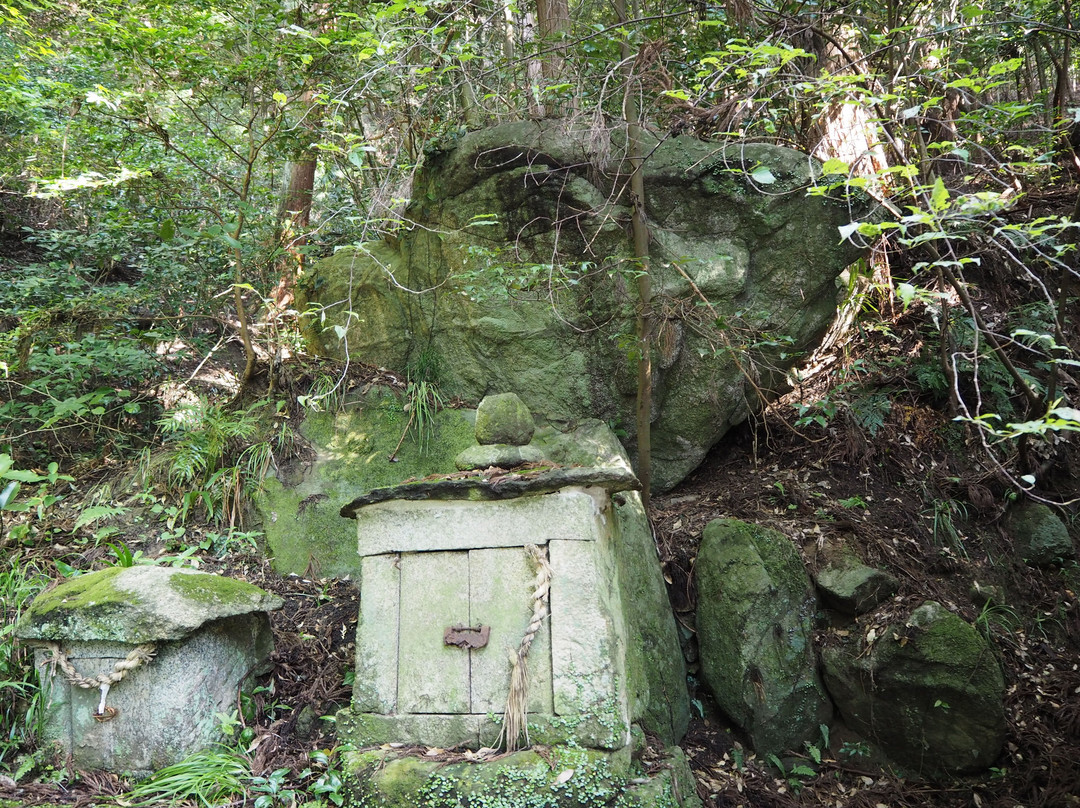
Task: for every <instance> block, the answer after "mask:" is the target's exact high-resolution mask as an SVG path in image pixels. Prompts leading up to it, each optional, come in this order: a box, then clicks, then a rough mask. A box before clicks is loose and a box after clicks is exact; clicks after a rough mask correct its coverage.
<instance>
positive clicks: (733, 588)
mask: <svg viewBox="0 0 1080 808" xmlns="http://www.w3.org/2000/svg"><path fill="white" fill-rule="evenodd" d="M695 570H696V573H697V591H698V609H697V632H698V642H699V644H700V653H701V668H702V673H703V675H704V679H705V683H706V684H707V685H708V686H709V689H710V690H711V691H712V693H713V696H714V697H715V698H716V701H717V704H719V705H720V708H721V709H722V710H723V711H724V712H725V713H726V714H727V715H728V717H729V718H731V720H732V721H733V722H734V723H735V724H736V725H738V726H739V727H740V728H742V729H743V730H744V731H745V732H746V733H747V735H748V736H749V738H750V742H751V743H752V744H753V746H754V749H755V750H757V751H758V752H759V753H761V754H769V753H782V752H784V751H787V750H791V749H800V748H801V747H802V744H803V742H804V741H808V740H811V739H813V738H815V737H816V736H817V735H818V734H819V726H820V725H821V724H823V723H827V722H828V721H829V719H830V718H831V716H832V706H831V704H830V702H829V698H828V696H827V695H826V694H825V690H824V688H823V687H822V684H821V680H820V679H819V678H818V674H817V658H816V655H815V653H814V647H813V620H814V615H815V612H816V611H817V602H816V600H815V598H814V592H813V587H812V586H811V583H810V579H809V577H808V576H807V574H806V570H805V568H804V567H803V563H802V560H801V559H800V558H799V555H798V553H797V552H796V551H795V548H794V546H793V545H792V544H791V542H790V541H789V540H788V539H787V538H786V537H785V536H783V535H782V534H781V533H778V532H777V531H775V530H770V529H767V528H762V527H759V526H756V525H751V524H747V523H746V522H740V521H737V520H734V519H717V520H714V521H712V522H710V523H709V524H708V525H707V526H706V528H705V531H704V535H703V536H702V541H701V547H700V549H699V551H698V557H697V562H696V564H695Z"/></svg>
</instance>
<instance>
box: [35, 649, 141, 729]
mask: <svg viewBox="0 0 1080 808" xmlns="http://www.w3.org/2000/svg"><path fill="white" fill-rule="evenodd" d="M48 647H49V650H50V651H52V656H51V657H49V658H48V659H46V660H45V662H46V664H51V665H54V666H55V665H59V666H60V670H62V671H63V672H64V678H65V679H67V680H68V681H69V682H71V684H73V685H75V686H76V687H81V688H84V689H85V690H93V689H94V688H97V689H98V690H100V691H101V701H100V702H98V708H97V712H96V713H94V715H95V716H103V715H105V714H106V713H105V699H106V698H107V697H108V695H109V688H110V687H112V686H113V685H115V684H116V683H117V682H119V681H120V680H121V679H123V678H124V677H125V676H127V675H128V674H129V673H130V672H131V671H133V670H135V669H136V668H137V667H139V666H140V665H145V664H146V663H147V662H149V661H150V660H151V659H153V658H154V653H155V651H156V650H157V649H156V648H155V646H153V645H150V644H148V645H140V646H137V647H136V648H135V649H134V650H133V651H132V652H131V653H130V654H128V655H127V656H126V657H125V658H124V659H121V660H120V661H119V662H117V663H116V664H115V665H113V669H112V670H111V671H110V672H109V673H99V674H98V675H97V676H83V675H82V674H80V673H79V672H78V671H77V670H75V666H74V665H72V664H71V660H69V659H68V658H67V656H66V655H65V654H64V652H63V651H61V650H60V646H59V645H57V644H56V643H52V642H51V643H49V644H48ZM54 670H55V668H54ZM114 712H115V711H114Z"/></svg>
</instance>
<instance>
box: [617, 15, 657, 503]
mask: <svg viewBox="0 0 1080 808" xmlns="http://www.w3.org/2000/svg"><path fill="white" fill-rule="evenodd" d="M615 13H616V14H617V15H618V18H619V24H620V25H625V24H626V23H627V15H626V0H615ZM619 53H620V55H621V56H622V64H623V71H624V72H625V74H626V90H625V93H624V95H623V118H624V119H625V121H626V136H627V158H628V159H629V161H630V167H631V174H630V202H631V207H632V210H633V213H632V216H631V220H630V227H631V232H632V235H633V242H634V258H635V260H636V261H637V264H638V267H637V268H638V276H637V288H638V315H637V318H636V320H635V326H634V328H635V332H636V336H637V344H638V351H639V355H638V384H637V408H636V409H637V413H636V414H637V455H638V468H637V474H638V479H639V480H641V501H642V504H643V505H644V506H645V511H646V513H648V510H649V499H650V496H649V492H650V489H651V486H652V351H651V347H652V340H651V333H650V332H651V330H652V318H651V315H650V310H649V308H650V305H651V302H652V279H651V278H650V277H649V225H648V222H647V221H646V218H645V175H644V165H645V154H644V149H643V147H642V143H641V122H640V115H641V113H640V110H639V108H638V92H639V91H640V87H639V85H638V82H636V81H635V76H634V59H633V53H632V52H631V50H630V43H629V42H627V41H626V40H625V39H623V40H621V41H620V42H619Z"/></svg>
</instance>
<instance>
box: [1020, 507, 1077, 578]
mask: <svg viewBox="0 0 1080 808" xmlns="http://www.w3.org/2000/svg"><path fill="white" fill-rule="evenodd" d="M1007 527H1008V531H1009V535H1010V536H1012V539H1013V544H1014V546H1015V549H1016V554H1017V555H1018V556H1020V558H1021V559H1023V561H1024V562H1025V563H1027V564H1030V565H1031V566H1033V567H1049V566H1053V565H1055V564H1061V563H1063V562H1064V561H1067V560H1069V559H1072V558H1073V557H1074V556H1075V555H1076V548H1075V547H1074V546H1073V542H1072V539H1071V538H1070V537H1069V529H1068V528H1067V527H1065V523H1064V522H1062V521H1061V519H1060V518H1058V515H1057V514H1056V513H1054V512H1053V511H1052V510H1050V508H1049V507H1048V506H1047V505H1043V504H1042V503H1039V502H1028V503H1025V504H1023V505H1020V506H1019V507H1017V508H1014V509H1013V511H1012V513H1010V514H1009V520H1008V523H1007Z"/></svg>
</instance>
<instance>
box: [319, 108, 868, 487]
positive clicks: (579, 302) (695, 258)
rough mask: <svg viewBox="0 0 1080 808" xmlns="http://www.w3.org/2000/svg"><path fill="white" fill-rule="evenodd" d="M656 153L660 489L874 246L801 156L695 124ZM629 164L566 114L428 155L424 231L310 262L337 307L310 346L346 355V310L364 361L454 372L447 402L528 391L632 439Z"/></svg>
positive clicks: (753, 398)
mask: <svg viewBox="0 0 1080 808" xmlns="http://www.w3.org/2000/svg"><path fill="white" fill-rule="evenodd" d="M646 152H647V153H648V155H649V157H648V159H647V160H646V162H645V169H644V170H645V187H646V195H647V199H646V202H647V215H648V219H649V228H650V233H651V244H650V250H651V253H652V261H651V264H650V266H651V269H650V272H651V275H652V287H653V290H654V295H655V300H654V304H653V310H654V311H655V312H657V321H656V322H655V334H656V339H655V341H654V342H655V348H654V353H655V356H654V361H653V368H654V380H653V383H654V388H653V393H652V395H653V412H652V421H653V423H652V464H653V485H654V487H655V489H656V490H664V489H667V488H670V487H671V486H673V485H674V484H675V483H677V482H678V481H679V480H680V479H682V478H683V477H684V476H685V475H686V474H687V473H688V472H689V471H690V470H692V469H693V468H694V467H695V466H696V465H697V464H698V463H699V462H700V461H701V459H702V458H703V457H704V456H705V453H706V452H707V451H708V449H709V448H710V447H711V446H712V445H713V444H714V443H715V442H716V441H717V440H719V438H720V437H721V436H722V435H723V434H724V432H725V431H727V429H728V428H729V427H730V426H732V425H734V424H737V423H739V422H741V421H742V420H743V419H745V418H746V416H747V414H748V413H749V412H750V411H752V410H754V409H755V408H757V407H759V406H760V404H761V402H762V398H765V399H767V398H768V397H770V396H772V395H773V394H774V393H775V392H776V391H778V390H780V389H782V388H783V387H784V384H785V381H784V379H785V374H786V372H787V370H788V369H789V368H790V367H791V366H792V364H793V363H794V361H795V358H796V357H797V356H798V355H799V354H800V352H805V351H806V350H808V349H810V348H811V347H813V346H814V345H815V344H816V343H817V341H818V340H819V339H820V337H821V335H822V334H823V333H824V331H825V329H826V328H827V327H828V325H829V323H830V322H831V320H832V318H833V315H834V313H835V311H836V300H837V288H836V285H835V280H836V278H837V276H838V275H839V274H840V272H841V271H842V270H843V269H844V267H846V266H847V265H848V264H850V263H851V262H852V261H853V260H854V259H855V258H856V257H857V252H855V251H854V249H853V248H852V247H851V246H850V245H847V244H844V243H841V239H840V238H839V235H838V230H837V228H838V226H840V225H843V224H846V223H848V222H849V221H850V220H851V217H852V214H851V211H850V209H849V207H848V205H847V204H846V203H845V202H840V201H837V200H834V199H829V198H828V197H827V196H825V195H814V196H811V195H808V192H809V191H811V190H813V189H814V188H815V185H816V183H817V171H818V169H817V167H816V166H817V164H816V163H815V162H814V161H813V160H812V159H811V158H809V157H807V156H806V155H804V154H800V153H798V152H795V151H792V150H790V149H786V148H782V147H779V146H772V145H767V144H761V143H758V144H738V145H735V146H730V147H726V148H721V147H718V146H716V145H715V144H710V143H704V142H702V141H698V140H695V139H693V138H689V137H682V136H680V137H674V138H668V139H665V140H663V141H656V142H654V143H650V144H648V145H647V147H646ZM628 173H629V168H628V162H627V161H626V159H625V145H624V143H623V142H622V141H621V140H620V138H619V137H618V136H617V134H616V136H612V135H611V133H609V132H606V131H603V130H599V131H598V130H595V129H593V128H590V127H587V126H584V125H583V124H580V123H578V124H573V123H568V122H564V121H553V120H547V121H530V122H519V123H511V124H504V125H501V126H497V127H493V128H490V129H485V130H481V131H477V132H471V133H469V134H467V135H465V136H464V137H461V138H460V139H458V140H455V141H452V142H450V143H448V144H446V146H445V147H444V148H442V149H441V150H435V151H431V152H429V153H428V154H427V155H426V157H425V162H424V166H423V168H422V170H421V172H420V174H419V175H418V177H417V179H416V182H415V185H414V189H413V201H412V203H411V205H410V206H409V208H408V210H407V212H406V215H405V220H406V221H407V222H411V223H413V225H414V226H412V227H411V228H409V229H407V230H405V231H404V232H403V233H402V234H401V235H400V238H399V239H395V240H394V243H393V244H390V243H387V242H376V243H370V244H367V245H364V246H363V247H361V248H359V249H356V250H352V251H342V252H339V253H338V254H337V255H335V256H334V257H333V258H330V259H327V260H325V261H322V262H320V263H318V264H316V265H315V266H314V267H313V268H312V272H311V275H310V281H309V283H308V284H307V287H306V294H307V295H308V301H307V302H309V303H316V304H320V305H324V306H325V307H326V308H324V309H323V310H322V312H323V315H324V318H325V320H324V319H322V318H321V319H320V322H319V325H318V327H315V325H314V324H313V325H312V327H311V328H310V329H309V332H308V335H309V342H310V343H311V344H312V345H313V347H315V349H316V350H319V351H321V352H323V353H326V354H330V355H343V354H344V353H345V352H346V346H345V345H343V344H341V343H340V341H339V340H337V338H336V337H333V336H331V335H333V334H335V333H336V332H335V331H334V330H333V329H329V328H327V327H326V324H327V323H329V324H331V325H332V324H338V325H341V326H342V327H344V328H346V329H347V340H348V352H349V354H350V355H352V356H354V357H357V356H358V357H361V358H363V359H364V360H365V361H368V362H372V363H376V364H379V365H383V366H386V367H390V368H395V369H398V370H404V369H405V368H407V367H409V366H410V365H413V366H415V365H416V364H418V363H423V364H424V365H425V366H426V367H429V368H437V371H438V382H439V384H440V387H441V389H442V391H443V393H444V394H446V395H447V396H460V397H461V398H463V399H465V400H466V401H470V402H478V401H480V399H482V398H483V397H484V396H485V395H487V394H489V393H493V392H500V391H502V390H507V389H509V390H513V391H515V392H516V393H517V394H518V395H520V396H521V398H522V400H524V402H525V404H526V405H527V406H528V407H529V409H530V410H532V411H533V412H534V413H539V414H542V415H544V416H547V417H553V418H578V417H593V418H599V419H601V420H603V421H607V422H609V423H615V424H618V425H619V426H620V427H621V428H622V429H623V430H625V431H626V432H627V435H628V438H629V440H630V441H631V445H632V441H633V438H634V429H635V426H634V425H635V409H634V397H635V393H636V384H637V374H636V363H635V361H634V360H633V359H632V357H631V356H630V355H629V348H628V346H629V345H631V344H632V342H633V340H632V335H633V333H634V318H635V314H636V298H635V295H636V292H635V289H636V285H635V283H634V275H635V273H636V271H637V266H638V264H637V262H636V261H635V260H633V257H632V249H631V244H630V239H629V237H628V230H629V225H628V223H629V220H630V206H629V202H628V199H627V198H626V195H627V193H628V192H627V191H626V188H627V186H628V183H627V182H626V177H627V175H628ZM766 183H767V184H766ZM403 287H407V289H408V291H406V290H405V289H403ZM416 290H430V291H429V292H428V293H426V294H414V293H413V292H414V291H416ZM702 297H705V298H707V300H708V302H709V306H704V305H702V302H703V301H702ZM345 300H347V301H351V305H352V311H351V312H347V311H346V310H345V308H344V306H345V304H342V303H340V302H339V301H345ZM353 313H355V315H356V317H358V318H359V319H358V320H356V321H355V322H353V321H351V320H350V315H351V314H353ZM747 346H753V347H749V348H748V347H747ZM747 350H748V351H749V353H748V354H747V353H743V352H744V351H747ZM732 352H739V353H741V354H742V355H741V356H740V357H739V358H738V361H736V358H735V357H734V356H733V355H732ZM747 375H749V376H750V377H751V378H749V379H748V378H747V377H746V376H747Z"/></svg>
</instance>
